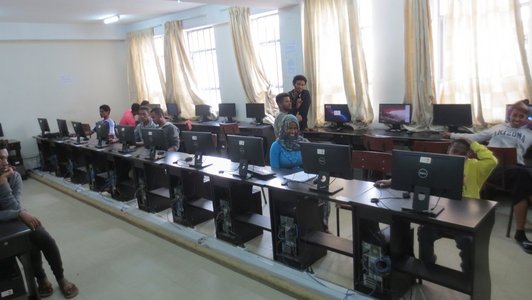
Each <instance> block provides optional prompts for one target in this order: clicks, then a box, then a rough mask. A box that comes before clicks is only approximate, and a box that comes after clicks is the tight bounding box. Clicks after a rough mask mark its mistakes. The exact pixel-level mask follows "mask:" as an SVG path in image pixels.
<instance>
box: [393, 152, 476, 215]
mask: <svg viewBox="0 0 532 300" xmlns="http://www.w3.org/2000/svg"><path fill="white" fill-rule="evenodd" d="M464 160H465V157H463V156H455V155H446V154H437V153H428V152H416V151H405V150H395V149H394V150H393V151H392V188H393V189H395V190H401V191H407V192H414V197H413V201H412V207H411V208H410V207H404V208H403V210H413V211H415V212H427V213H429V214H431V215H436V216H437V215H438V214H439V213H440V212H441V211H442V210H443V208H442V207H437V206H433V207H432V208H430V209H429V202H430V196H431V195H432V196H437V197H445V198H450V199H462V187H463V185H464Z"/></svg>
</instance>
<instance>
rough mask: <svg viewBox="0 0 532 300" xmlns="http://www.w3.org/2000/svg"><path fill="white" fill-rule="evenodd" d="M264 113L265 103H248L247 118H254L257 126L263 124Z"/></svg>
mask: <svg viewBox="0 0 532 300" xmlns="http://www.w3.org/2000/svg"><path fill="white" fill-rule="evenodd" d="M265 116H266V114H265V113H264V103H246V118H254V119H255V124H257V125H259V124H262V119H264V117H265Z"/></svg>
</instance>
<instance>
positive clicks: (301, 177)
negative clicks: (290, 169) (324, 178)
mask: <svg viewBox="0 0 532 300" xmlns="http://www.w3.org/2000/svg"><path fill="white" fill-rule="evenodd" d="M316 176H317V175H316V174H309V173H305V172H304V171H299V172H297V173H293V174H288V175H284V176H283V178H284V179H286V180H288V181H295V182H307V181H310V180H312V179H314V178H316Z"/></svg>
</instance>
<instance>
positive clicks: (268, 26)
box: [251, 11, 283, 94]
mask: <svg viewBox="0 0 532 300" xmlns="http://www.w3.org/2000/svg"><path fill="white" fill-rule="evenodd" d="M251 31H252V32H253V38H254V39H255V44H256V45H257V47H258V49H257V54H258V55H259V58H260V60H261V61H262V66H263V68H264V72H265V73H266V77H267V78H268V80H269V81H270V83H271V84H272V92H273V93H274V94H278V93H280V92H281V91H282V90H283V71H282V64H281V45H280V42H279V15H278V14H277V11H274V12H269V13H268V14H263V15H257V16H253V17H252V20H251Z"/></svg>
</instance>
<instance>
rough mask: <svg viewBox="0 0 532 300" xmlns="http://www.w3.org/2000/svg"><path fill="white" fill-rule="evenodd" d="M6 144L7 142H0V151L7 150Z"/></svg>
mask: <svg viewBox="0 0 532 300" xmlns="http://www.w3.org/2000/svg"><path fill="white" fill-rule="evenodd" d="M8 144H9V141H8V140H0V150H2V149H7V145H8Z"/></svg>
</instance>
